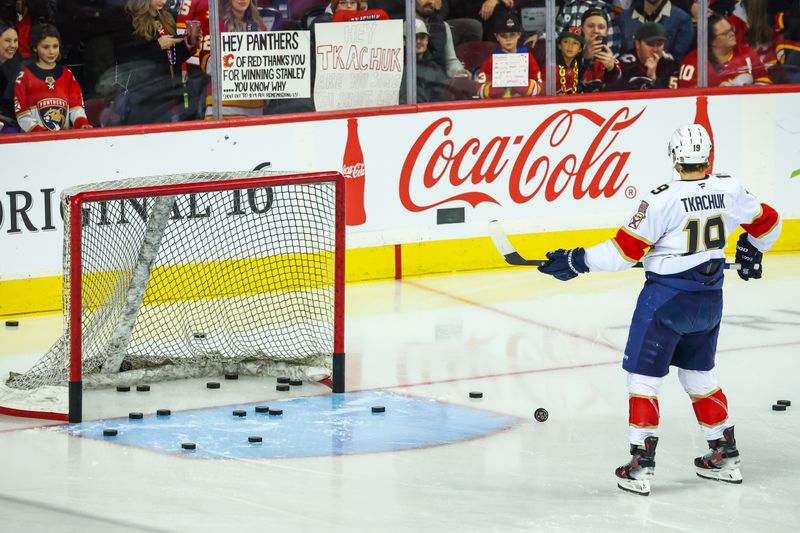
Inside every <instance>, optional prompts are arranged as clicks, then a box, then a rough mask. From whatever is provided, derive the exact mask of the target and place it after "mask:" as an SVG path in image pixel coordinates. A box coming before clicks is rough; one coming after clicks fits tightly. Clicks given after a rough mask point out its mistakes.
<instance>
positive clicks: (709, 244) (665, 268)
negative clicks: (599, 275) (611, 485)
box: [539, 124, 781, 495]
mask: <svg viewBox="0 0 800 533" xmlns="http://www.w3.org/2000/svg"><path fill="white" fill-rule="evenodd" d="M711 150H712V146H711V139H710V137H709V135H708V133H707V132H706V130H705V128H703V127H702V126H700V125H699V124H692V125H689V126H683V127H680V128H678V129H677V130H675V132H674V133H673V134H672V138H671V139H670V141H669V155H670V157H671V158H672V162H673V164H674V165H675V167H674V168H675V170H676V171H677V172H678V174H679V175H680V180H678V181H674V182H671V183H665V184H663V185H660V186H659V187H657V188H655V189H654V190H652V191H650V193H649V194H647V195H645V197H644V200H643V201H642V202H641V204H640V205H639V208H638V209H637V210H636V213H634V215H633V216H632V217H631V219H630V220H629V221H628V223H627V224H625V225H624V226H623V227H622V228H621V229H620V230H619V231H618V232H617V234H616V236H615V237H614V238H613V239H609V240H607V241H605V242H603V243H601V244H598V245H596V246H592V247H591V248H588V249H586V250H584V249H583V248H575V249H572V250H555V251H553V252H548V254H547V259H548V261H547V263H545V264H544V265H542V266H541V267H539V270H540V271H541V272H543V273H545V274H549V275H551V276H554V277H555V278H557V279H559V280H561V281H567V280H570V279H573V278H574V277H576V276H577V275H578V274H583V273H585V272H590V271H592V272H595V271H620V270H624V269H626V268H630V267H632V266H633V265H634V263H636V262H637V261H639V260H642V262H643V263H644V268H645V276H646V278H647V279H646V281H645V284H644V288H643V289H642V292H641V294H640V295H639V300H638V302H637V304H636V310H635V311H634V314H633V319H632V321H631V326H630V331H629V334H628V342H627V345H626V346H625V357H624V358H623V362H622V367H623V368H624V369H625V370H626V371H627V372H628V392H629V395H630V398H629V424H630V425H629V432H628V434H629V440H630V452H631V455H632V456H633V457H632V458H631V460H630V461H629V462H628V463H627V464H625V465H623V466H620V467H619V468H617V469H616V479H617V484H618V486H619V487H620V488H621V489H623V490H627V491H631V492H635V493H638V494H642V495H647V494H649V493H650V481H649V480H650V478H651V477H652V476H653V473H654V468H655V451H656V444H657V443H658V437H656V436H655V433H656V430H657V429H658V419H659V407H658V393H659V390H660V388H661V384H662V381H663V379H664V376H665V375H667V373H668V372H669V367H670V365H672V366H676V367H677V368H678V379H679V380H680V382H681V384H682V385H683V388H684V390H685V391H686V392H687V394H689V397H690V398H691V400H692V407H693V408H694V412H695V416H696V418H697V421H698V423H699V424H700V426H701V429H702V431H703V435H704V436H705V438H706V440H707V441H708V445H709V447H710V451H709V452H708V453H707V454H706V455H704V456H702V457H698V458H696V459H695V460H694V464H695V467H696V472H697V475H698V476H700V477H702V478H707V479H713V480H718V481H725V482H729V483H741V482H742V475H741V472H740V471H739V451H738V450H737V448H736V439H735V438H734V431H733V425H731V424H730V422H729V421H728V401H727V399H726V398H725V395H724V394H723V392H722V389H720V387H719V385H718V384H717V378H716V376H715V375H714V356H715V352H716V346H717V336H718V334H719V325H720V319H721V317H722V283H723V271H724V269H723V267H724V263H725V252H724V250H725V245H726V243H727V239H728V237H729V236H730V235H731V233H733V231H734V230H735V229H736V227H737V226H739V225H741V226H742V228H743V229H744V231H745V233H743V234H741V235H740V236H739V240H738V242H737V246H736V262H737V263H739V264H740V265H741V269H740V270H739V271H738V274H739V277H741V278H742V279H743V280H745V281H747V280H749V279H751V278H752V279H759V278H760V277H761V275H762V272H763V270H762V269H761V257H762V252H766V251H767V250H769V249H770V247H771V246H772V244H773V243H774V242H775V241H776V239H777V238H778V235H779V234H780V230H781V220H780V217H779V216H778V213H777V212H776V211H775V210H774V209H773V208H772V207H770V206H768V205H766V204H763V203H760V202H759V201H758V200H757V199H756V198H755V197H754V196H753V195H752V194H750V193H749V192H747V190H745V188H744V187H743V186H742V184H741V183H740V182H739V181H738V180H737V179H735V178H732V177H730V176H726V175H721V174H708V175H707V174H706V171H707V169H708V161H709V156H710V154H711ZM648 248H649V251H647V250H648ZM646 251H647V253H646Z"/></svg>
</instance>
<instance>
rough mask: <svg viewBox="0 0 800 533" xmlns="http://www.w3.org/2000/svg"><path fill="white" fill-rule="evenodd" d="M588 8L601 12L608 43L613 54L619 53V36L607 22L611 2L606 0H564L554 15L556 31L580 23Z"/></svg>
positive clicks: (609, 18) (562, 30) (609, 16)
mask: <svg viewBox="0 0 800 533" xmlns="http://www.w3.org/2000/svg"><path fill="white" fill-rule="evenodd" d="M589 10H599V11H601V12H602V13H603V15H604V18H605V20H606V26H607V28H606V29H607V33H606V34H605V37H606V38H607V40H608V45H609V46H610V47H611V50H613V51H614V53H615V54H616V53H619V51H620V36H619V32H618V31H617V29H616V28H614V27H613V26H610V25H609V24H608V21H609V20H611V13H612V8H611V2H608V1H606V0H565V1H564V5H562V6H561V9H560V10H559V11H558V15H556V31H557V32H558V33H559V34H560V33H562V32H564V31H565V30H568V29H569V28H571V27H573V26H579V25H581V22H582V21H583V15H584V13H586V12H587V11H589ZM584 37H586V36H584ZM587 42H588V38H587Z"/></svg>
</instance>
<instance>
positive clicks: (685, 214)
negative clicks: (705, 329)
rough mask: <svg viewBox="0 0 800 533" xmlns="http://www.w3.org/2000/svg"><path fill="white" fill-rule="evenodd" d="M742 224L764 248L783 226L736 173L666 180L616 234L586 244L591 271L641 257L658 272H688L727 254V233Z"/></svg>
mask: <svg viewBox="0 0 800 533" xmlns="http://www.w3.org/2000/svg"><path fill="white" fill-rule="evenodd" d="M739 225H741V226H742V227H743V228H744V230H745V231H746V232H747V233H748V235H749V240H750V242H752V243H753V244H754V245H755V246H756V248H758V249H759V250H760V251H761V252H766V251H767V250H769V249H770V247H771V246H772V245H773V244H774V243H775V241H776V240H777V239H778V235H779V234H780V230H781V220H780V217H779V216H778V213H777V212H776V211H775V210H774V209H773V208H772V207H770V206H768V205H766V204H763V203H761V202H759V201H758V199H756V197H755V196H753V195H752V194H750V193H749V192H747V191H746V190H745V188H744V187H743V186H742V184H741V183H740V182H739V180H737V179H735V178H732V177H730V176H726V175H722V174H710V175H708V176H706V177H705V178H703V179H699V180H692V181H689V180H680V181H673V182H670V183H665V184H664V185H661V186H659V187H657V188H655V189H653V190H652V191H650V192H649V193H648V194H647V195H645V197H644V200H642V202H641V204H639V208H638V209H637V211H636V213H635V214H634V215H633V216H632V217H631V219H630V220H629V221H628V223H627V224H625V225H624V226H622V228H620V230H619V231H618V232H617V235H616V236H615V237H614V238H613V239H609V240H608V241H605V242H603V243H600V244H598V245H597V246H592V247H591V248H588V249H587V250H586V265H587V266H588V267H589V270H590V271H618V270H624V269H626V268H630V267H632V266H633V265H634V264H635V263H636V262H638V261H642V263H643V264H644V267H645V269H646V270H647V271H649V272H655V273H656V274H675V273H678V272H684V271H686V270H689V269H690V268H692V267H695V266H697V265H700V264H702V263H705V262H706V261H708V260H710V259H723V258H725V246H726V245H727V243H728V237H729V236H730V235H731V234H732V233H733V232H734V231H735V230H736V228H737V227H738V226H739ZM648 248H649V252H646V250H647V249H648ZM645 253H646V255H645Z"/></svg>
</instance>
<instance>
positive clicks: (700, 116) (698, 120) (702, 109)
mask: <svg viewBox="0 0 800 533" xmlns="http://www.w3.org/2000/svg"><path fill="white" fill-rule="evenodd" d="M696 105H697V109H696V110H695V112H694V123H695V124H700V125H701V126H703V127H704V128H705V129H706V131H707V132H708V136H709V137H710V138H711V146H712V150H711V155H710V156H709V157H708V172H709V173H710V172H712V171H713V170H714V150H713V147H714V132H713V131H712V130H711V121H710V120H709V119H708V97H707V96H698V97H697V104H696Z"/></svg>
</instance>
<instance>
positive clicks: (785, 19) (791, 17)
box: [775, 2, 800, 83]
mask: <svg viewBox="0 0 800 533" xmlns="http://www.w3.org/2000/svg"><path fill="white" fill-rule="evenodd" d="M776 28H777V29H778V30H779V31H780V34H779V35H778V37H777V42H776V46H775V50H776V53H777V59H778V64H779V65H780V69H781V81H782V82H783V83H800V2H795V3H794V4H793V5H792V6H791V9H790V10H787V11H786V12H781V13H779V14H778V16H777V24H776Z"/></svg>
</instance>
